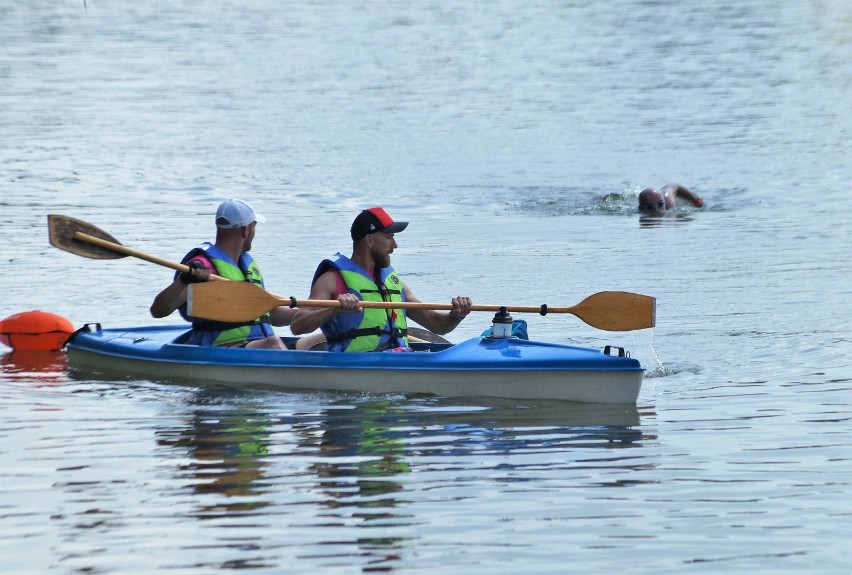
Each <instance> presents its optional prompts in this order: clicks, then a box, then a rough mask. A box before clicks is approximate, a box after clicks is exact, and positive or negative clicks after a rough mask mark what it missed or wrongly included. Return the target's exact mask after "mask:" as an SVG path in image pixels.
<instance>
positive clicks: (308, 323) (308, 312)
mask: <svg viewBox="0 0 852 575" xmlns="http://www.w3.org/2000/svg"><path fill="white" fill-rule="evenodd" d="M335 291H337V272H336V271H334V270H329V271H327V272H325V273H324V274H322V275H321V276H320V277H319V278H318V279H317V281H316V282H314V285H313V286H311V294H310V295H309V296H308V298H309V299H325V300H331V299H335V297H334V293H335ZM336 299H337V301H339V302H340V303H341V307H317V308H299V309H298V311H297V312H296V314H295V315H294V317H293V320H292V321H291V322H290V331H292V332H293V335H301V334H303V333H311V332H313V331H316V330H317V329H319V327H320V326H321V325H322V324H324V323H325V322H327V321H328V320H330V319H331V318H333V317H334V316H336V315H338V314H341V313H350V312H353V311H357V310H358V304H359V302H360V300H359V299H358V298H357V297H355V296H354V295H352V294H350V293H344V294H340V295H339V296H337V298H336Z"/></svg>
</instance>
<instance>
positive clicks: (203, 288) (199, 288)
mask: <svg viewBox="0 0 852 575" xmlns="http://www.w3.org/2000/svg"><path fill="white" fill-rule="evenodd" d="M186 293H187V295H186V313H187V314H189V315H191V316H192V317H198V318H202V319H210V320H215V321H226V322H232V323H240V322H244V321H252V320H254V319H257V318H259V317H260V316H262V315H263V314H265V313H266V312H268V311H269V310H271V309H272V308H274V307H277V306H279V305H290V300H289V299H285V298H280V297H278V296H275V295H272V294H271V293H269V292H268V291H266V290H264V289H262V288H260V287H259V286H256V285H254V284H250V283H248V282H228V281H224V282H202V283H196V284H189V288H188V289H187V292H186Z"/></svg>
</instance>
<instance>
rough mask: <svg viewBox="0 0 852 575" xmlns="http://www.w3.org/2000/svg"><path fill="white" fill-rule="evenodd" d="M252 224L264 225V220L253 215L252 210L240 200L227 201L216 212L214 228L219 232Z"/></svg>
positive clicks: (256, 214)
mask: <svg viewBox="0 0 852 575" xmlns="http://www.w3.org/2000/svg"><path fill="white" fill-rule="evenodd" d="M252 222H260V223H262V224H263V223H266V218H265V217H263V216H262V215H260V214H258V213H255V211H254V209H253V208H252V207H251V206H250V205H248V204H247V203H246V202H244V201H242V200H228V201H226V202H222V203H221V204H220V205H219V209H218V210H216V227H217V228H219V229H221V230H234V229H237V228H242V227H245V226H248V225H251V223H252Z"/></svg>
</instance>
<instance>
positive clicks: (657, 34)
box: [0, 0, 852, 574]
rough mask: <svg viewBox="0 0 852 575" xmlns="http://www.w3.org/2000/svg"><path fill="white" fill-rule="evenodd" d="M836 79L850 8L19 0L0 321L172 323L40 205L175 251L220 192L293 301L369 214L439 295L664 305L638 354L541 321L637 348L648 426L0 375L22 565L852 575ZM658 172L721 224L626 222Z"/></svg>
mask: <svg viewBox="0 0 852 575" xmlns="http://www.w3.org/2000/svg"><path fill="white" fill-rule="evenodd" d="M850 78H852V4H850V3H849V2H847V1H846V0H821V1H802V2H770V1H766V0H747V1H745V2H705V3H697V2H681V3H660V2H649V1H639V0H624V1H616V2H601V3H586V2H572V1H567V2H555V1H554V2H512V1H504V0H501V1H498V2H488V3H485V2H419V3H413V4H410V3H393V2H392V3H367V4H362V5H356V4H354V3H353V4H350V3H334V2H292V3H278V2H269V1H264V0H258V1H252V2H243V3H233V2H221V1H219V0H211V1H208V2H186V1H183V2H181V1H171V2H145V3H142V2H120V1H115V2H99V1H92V0H88V1H87V2H82V1H75V2H64V1H63V2H56V1H51V2H47V1H38V0H36V1H31V2H8V1H4V2H0V216H2V224H0V241H2V245H3V246H5V250H4V253H3V256H2V271H3V273H2V277H1V278H0V315H2V317H6V316H8V315H11V314H13V313H16V312H20V311H24V310H28V309H43V310H47V311H52V312H54V313H58V314H60V315H62V316H64V317H66V318H68V319H69V320H71V321H72V323H74V324H75V326H79V325H82V324H83V323H85V322H93V321H98V322H102V323H103V324H105V325H108V326H117V325H142V324H147V323H153V322H154V320H152V319H151V318H150V317H149V315H148V311H147V309H148V306H149V305H150V302H151V299H152V298H153V296H154V295H155V294H156V293H157V291H159V290H160V289H161V288H162V287H163V286H164V285H165V284H166V283H167V282H168V281H169V278H170V275H171V272H170V271H168V270H166V269H164V268H161V267H159V266H155V265H153V264H149V263H145V262H142V261H140V260H138V259H135V258H125V259H122V260H113V261H95V260H87V259H83V258H80V257H77V256H74V255H71V254H68V253H65V252H61V251H59V250H56V249H55V248H52V247H50V246H49V245H48V242H47V229H46V215H47V214H49V213H60V214H65V215H70V216H73V217H77V218H80V219H83V220H86V221H88V222H91V223H93V224H95V225H97V226H99V227H101V228H102V229H104V230H105V231H107V232H109V233H110V234H112V235H114V236H115V237H116V238H117V239H118V240H119V241H121V242H122V243H124V244H126V245H128V246H130V247H134V248H136V249H139V250H142V251H144V252H147V253H150V254H153V255H157V256H159V257H164V258H167V259H174V260H176V259H179V258H180V257H181V256H182V255H183V253H184V252H185V251H187V250H188V249H189V248H190V247H192V246H194V245H196V244H197V243H198V242H200V241H204V240H207V239H210V238H211V234H212V232H213V230H212V225H211V219H212V214H213V212H214V210H215V206H216V205H217V204H218V202H220V201H221V200H222V199H225V198H227V197H241V198H244V199H246V200H249V201H251V202H252V203H253V204H255V206H256V207H257V208H258V211H260V212H262V213H264V214H265V215H266V216H267V218H268V220H269V221H268V223H267V224H265V225H262V226H261V227H260V229H259V232H258V238H257V240H256V242H255V248H254V250H253V253H254V255H255V257H256V258H257V259H258V260H259V261H260V263H261V264H262V266H263V268H264V272H265V275H266V276H267V278H268V280H269V281H268V283H269V287H270V289H271V290H272V291H273V292H275V293H279V294H293V295H296V296H299V297H303V296H305V295H307V292H308V283H309V280H310V277H311V275H312V273H313V270H314V267H315V265H316V263H317V262H318V261H319V259H321V258H322V257H325V256H327V255H329V254H331V253H334V252H335V251H338V250H342V251H346V250H348V242H347V238H348V227H349V224H350V223H351V220H352V218H353V217H354V215H355V214H357V212H358V211H359V210H360V209H362V208H364V207H368V206H371V205H377V204H378V205H383V206H385V207H386V208H387V209H388V211H389V212H390V213H391V214H392V215H393V216H394V217H395V218H397V219H404V220H409V221H411V225H410V226H409V228H408V229H407V230H406V231H405V232H404V233H403V234H400V235H399V236H398V240H399V243H400V248H399V249H398V251H397V252H396V253H395V254H394V265H395V267H396V268H397V269H398V270H400V272H401V273H402V274H403V275H404V277H406V278H407V279H408V281H409V283H410V284H411V285H412V286H413V288H414V290H415V292H417V293H418V295H419V296H420V297H421V299H423V300H424V301H438V302H445V301H449V298H450V297H451V296H453V295H456V294H469V295H471V296H472V297H473V298H474V300H475V301H476V302H479V303H508V304H539V303H543V302H547V303H550V304H552V305H555V304H559V305H572V304H574V303H577V302H579V301H580V300H582V299H583V298H584V297H585V296H586V295H588V294H590V293H594V292H597V291H602V290H608V289H622V290H628V291H636V292H640V293H647V294H650V295H654V296H656V297H657V298H658V319H657V327H656V328H655V329H654V330H653V331H650V330H646V331H644V332H638V333H628V334H617V333H607V332H600V331H597V330H593V329H591V328H589V327H587V326H585V325H583V324H582V323H581V322H580V321H579V320H577V319H576V318H573V317H571V316H563V317H552V316H548V317H546V318H541V317H538V316H534V317H527V318H525V319H527V320H528V321H529V323H530V333H531V335H532V337H533V338H537V339H543V340H549V341H559V342H565V343H578V344H581V345H591V346H594V347H597V346H601V345H604V344H607V343H613V344H617V345H623V346H626V347H628V348H629V349H630V350H631V351H632V353H633V354H634V356H636V357H638V358H640V360H641V361H642V362H643V364H644V365H646V366H647V367H648V370H649V373H648V377H647V379H646V381H645V383H644V385H643V390H642V393H641V395H640V400H639V404H638V406H637V407H636V408H635V409H625V408H616V409H613V408H606V407H594V406H575V405H566V404H560V403H541V404H537V403H530V402H509V403H506V402H495V401H489V400H484V399H470V400H447V399H442V398H425V397H404V396H380V397H379V396H351V395H345V394H299V393H286V392H270V391H258V390H246V391H244V392H234V391H227V390H221V389H209V388H192V387H185V386H179V385H174V384H171V383H168V382H154V381H133V380H132V381H122V382H116V381H102V380H94V379H90V378H88V377H86V376H84V375H79V374H76V375H75V374H72V373H69V372H68V371H67V370H66V365H65V361H64V355H63V354H22V353H19V352H14V353H13V352H11V351H10V350H9V349H8V348H3V349H2V350H0V462H2V472H0V526H2V527H0V529H2V537H0V565H3V567H2V571H4V572H9V573H16V574H25V573H84V572H85V573H122V572H128V573H131V572H132V573H143V572H160V571H162V572H170V573H187V574H190V573H192V574H196V573H197V574H201V573H220V572H222V573H224V572H231V571H232V570H235V569H246V570H248V571H255V572H269V573H280V572H285V571H286V572H304V573H355V572H369V571H394V572H399V573H414V572H429V573H459V572H465V573H489V574H490V573H513V572H519V571H523V572H525V573H556V572H576V573H608V574H609V573H613V572H620V573H655V574H658V573H678V574H680V573H721V572H725V573H728V572H739V573H743V572H748V573H781V572H785V573H850V572H852V562H850V559H849V557H848V541H849V540H850V536H852V530H850V527H849V525H850V519H852V503H850V497H849V494H850V479H849V478H850V476H852V463H850V447H849V445H850V442H852V400H850V393H852V384H850V380H852V360H850V351H852V346H850V341H852V337H850V328H849V325H850V320H852V313H850V306H849V301H850V294H852V288H850V283H852V282H850V280H852V274H850V265H849V259H850V258H849V254H850V252H852V241H850V238H849V231H848V230H849V221H850V218H849V216H848V214H849V210H850V208H852V196H851V195H850V188H849V186H850V175H852V174H851V172H852V170H850V158H852V153H850V152H851V151H852V150H850V148H852V145H850V142H852V130H851V129H850V128H852V120H850V106H849V94H850V92H852V91H850ZM668 181H676V182H680V183H682V184H684V185H687V186H688V187H690V188H692V189H694V190H695V191H696V192H697V193H698V194H699V195H701V196H702V197H703V198H704V199H705V203H706V205H705V208H704V209H702V210H695V209H692V208H688V207H680V208H678V209H677V211H676V212H674V213H672V214H670V215H669V216H667V217H666V218H664V219H661V220H654V221H649V220H640V219H639V217H638V215H637V214H636V213H635V204H636V196H637V194H638V192H639V190H641V189H642V188H643V187H645V186H660V185H662V184H664V183H666V182H668ZM161 321H163V322H172V321H175V320H174V318H171V319H169V320H161ZM488 321H489V318H488V317H486V316H482V317H474V316H472V317H471V318H470V319H468V320H466V321H465V322H464V323H463V324H462V326H461V327H460V328H459V329H458V330H456V332H454V333H453V334H451V336H450V337H451V339H453V340H454V341H459V340H461V339H463V338H465V337H469V336H472V335H476V334H478V333H479V332H480V331H481V330H482V329H484V328H485V327H486V326H487V325H488ZM285 333H286V332H285Z"/></svg>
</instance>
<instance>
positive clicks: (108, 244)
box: [47, 214, 227, 280]
mask: <svg viewBox="0 0 852 575" xmlns="http://www.w3.org/2000/svg"><path fill="white" fill-rule="evenodd" d="M47 227H48V233H49V234H50V245H52V246H54V247H57V248H59V249H60V250H65V251H66V252H71V253H72V254H76V255H78V256H83V257H84V258H93V259H97V260H116V259H121V258H123V257H125V256H133V257H136V258H139V259H142V260H146V261H149V262H151V263H154V264H159V265H161V266H165V267H167V268H172V269H173V270H177V271H179V272H186V271H189V266H186V265H184V264H179V263H177V262H172V261H169V260H164V259H162V258H158V257H157V256H152V255H149V254H146V253H144V252H140V251H137V250H134V249H133V248H128V247H126V246H123V245H121V244H120V243H119V242H118V240H116V239H115V238H114V237H112V236H111V235H109V234H108V233H106V232H105V231H103V230H102V229H100V228H99V227H97V226H94V225H92V224H90V223H88V222H84V221H83V220H78V219H76V218H71V217H69V216H61V215H59V214H49V215H48V216H47ZM210 278H211V279H214V280H227V278H223V277H221V276H217V275H215V274H210Z"/></svg>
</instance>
